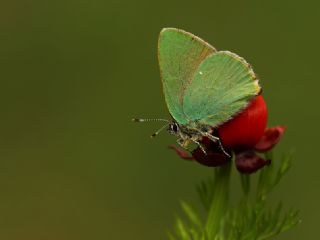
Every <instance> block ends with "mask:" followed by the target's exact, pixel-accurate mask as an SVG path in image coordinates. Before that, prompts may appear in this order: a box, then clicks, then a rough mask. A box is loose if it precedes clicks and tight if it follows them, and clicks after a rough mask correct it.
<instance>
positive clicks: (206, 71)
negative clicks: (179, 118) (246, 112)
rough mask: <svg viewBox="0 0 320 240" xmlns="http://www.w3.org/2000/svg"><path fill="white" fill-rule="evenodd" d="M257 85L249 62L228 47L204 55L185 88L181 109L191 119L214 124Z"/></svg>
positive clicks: (240, 105) (227, 116) (230, 113)
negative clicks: (228, 49)
mask: <svg viewBox="0 0 320 240" xmlns="http://www.w3.org/2000/svg"><path fill="white" fill-rule="evenodd" d="M260 91H261V87H260V86H259V84H258V80H257V77H256V75H255V74H254V72H253V70H252V68H251V67H250V65H249V64H248V63H247V62H246V61H245V60H244V59H243V58H241V57H239V56H237V55H236V54H234V53H231V52H228V51H219V52H217V53H215V54H212V55H210V56H208V57H207V58H206V59H205V60H204V61H203V62H202V63H201V64H200V65H199V66H198V68H197V69H196V71H195V74H194V78H193V80H192V81H191V83H190V85H189V86H188V88H187V90H186V91H185V95H184V99H183V111H184V113H185V115H186V117H187V118H188V119H189V120H190V121H191V122H193V121H198V122H199V123H201V124H206V125H210V126H218V125H220V124H222V123H224V122H226V121H227V120H229V119H231V118H232V117H233V116H234V115H235V114H236V113H238V112H239V111H240V110H241V109H243V108H245V107H246V106H247V105H248V103H249V102H250V100H251V99H252V98H253V97H254V96H256V95H258V94H259V92H260Z"/></svg>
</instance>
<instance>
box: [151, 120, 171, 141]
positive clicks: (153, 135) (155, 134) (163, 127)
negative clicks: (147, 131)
mask: <svg viewBox="0 0 320 240" xmlns="http://www.w3.org/2000/svg"><path fill="white" fill-rule="evenodd" d="M168 125H169V123H167V124H166V125H164V126H162V127H161V128H160V129H159V130H158V131H156V132H155V133H154V134H152V135H151V136H150V137H151V138H154V137H156V136H157V135H158V134H159V133H160V132H161V131H162V130H163V129H165V128H166V127H167V126H168Z"/></svg>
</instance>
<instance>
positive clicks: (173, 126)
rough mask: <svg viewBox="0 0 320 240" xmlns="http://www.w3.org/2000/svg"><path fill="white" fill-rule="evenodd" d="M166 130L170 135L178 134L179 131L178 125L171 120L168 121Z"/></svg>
mask: <svg viewBox="0 0 320 240" xmlns="http://www.w3.org/2000/svg"><path fill="white" fill-rule="evenodd" d="M167 131H168V132H169V133H170V134H172V135H178V134H179V132H180V126H179V124H178V123H177V122H175V121H172V122H170V123H169V127H168V129H167Z"/></svg>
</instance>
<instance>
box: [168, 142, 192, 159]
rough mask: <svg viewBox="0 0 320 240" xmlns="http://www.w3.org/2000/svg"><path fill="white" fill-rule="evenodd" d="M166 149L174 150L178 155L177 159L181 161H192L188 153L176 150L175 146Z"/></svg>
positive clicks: (179, 149)
mask: <svg viewBox="0 0 320 240" xmlns="http://www.w3.org/2000/svg"><path fill="white" fill-rule="evenodd" d="M168 147H169V148H170V149H172V150H174V151H175V152H176V153H177V154H178V155H179V157H181V158H182V159H185V160H193V159H194V157H193V156H192V155H190V154H189V152H186V151H184V150H182V149H181V148H178V147H177V146H175V145H170V146H168Z"/></svg>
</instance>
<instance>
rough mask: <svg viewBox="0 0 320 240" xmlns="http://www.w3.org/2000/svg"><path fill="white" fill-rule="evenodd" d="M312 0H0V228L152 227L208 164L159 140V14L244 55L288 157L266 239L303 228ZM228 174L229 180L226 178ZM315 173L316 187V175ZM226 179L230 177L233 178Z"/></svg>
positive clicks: (303, 233) (34, 232)
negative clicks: (278, 224) (278, 217)
mask: <svg viewBox="0 0 320 240" xmlns="http://www.w3.org/2000/svg"><path fill="white" fill-rule="evenodd" d="M319 7H320V4H319V2H318V1H315V0H314V1H308V0H306V1H303V2H301V1H279V0H270V1H223V0H211V1H172V0H171V1H168V0H162V1H147V0H144V1H141V0H138V1H119V0H117V1H116V0H104V1H103V0H90V1H89V0H77V1H75V0H74V1H73V0H70V1H57V0H56V1H53V0H52V1H44V0H30V1H23V0H21V1H18V0H10V1H1V3H0V30H1V32H0V61H1V62H0V77H1V78H0V98H1V100H0V107H1V118H0V119H1V120H0V123H1V124H0V239H8V240H11V239H34V240H36V239H108V240H109V239H110V240H120V239H121V240H122V239H139V240H142V239H146V240H149V239H153V240H160V239H166V233H165V231H166V229H170V228H171V226H172V223H173V220H174V215H175V213H177V212H179V199H187V200H190V201H196V196H195V195H196V194H195V191H194V186H195V184H196V183H198V182H199V180H200V179H205V178H207V177H208V176H209V175H210V174H211V169H209V168H206V167H202V166H200V165H198V164H196V163H186V162H184V161H182V160H180V159H179V158H178V157H176V156H175V155H174V153H173V152H170V151H168V150H167V148H166V146H167V145H168V144H171V143H173V142H174V141H175V139H174V138H173V137H171V136H168V135H167V134H162V135H161V136H159V137H158V138H157V139H156V140H150V138H149V135H150V134H151V133H152V132H153V131H154V130H156V129H157V128H158V127H160V125H159V124H157V123H154V124H152V123H150V124H145V125H143V126H142V125H139V124H134V123H132V122H130V119H131V118H132V117H164V118H167V117H168V112H167V110H166V106H165V103H164V98H163V95H162V91H161V82H160V77H159V70H158V65H157V64H158V63H157V56H156V54H157V37H158V33H159V31H160V30H161V28H163V27H179V28H182V29H185V30H187V31H190V32H192V33H194V34H196V35H198V36H200V37H202V38H204V39H206V40H207V41H208V42H209V43H211V44H213V45H214V46H215V47H216V48H218V49H222V50H230V51H234V52H236V53H238V54H239V55H241V56H243V57H245V58H246V59H247V61H248V62H250V63H251V64H252V65H253V66H254V69H255V71H256V72H257V73H258V75H259V76H260V79H261V83H262V85H263V87H264V95H265V98H266V101H267V103H268V106H269V112H270V117H269V125H270V126H272V125H276V124H284V125H287V126H288V131H287V133H286V134H285V137H284V139H283V141H282V142H281V143H280V144H279V146H278V147H277V150H276V152H277V154H278V155H281V154H282V153H286V152H289V151H291V150H292V149H295V155H294V156H295V159H294V166H293V168H292V170H291V171H290V173H289V175H288V176H287V177H286V178H285V179H284V181H283V182H282V183H281V186H280V187H279V188H278V189H277V191H276V192H274V195H273V197H274V198H275V199H276V200H279V199H281V200H283V202H284V203H286V205H287V206H288V207H290V206H295V207H296V208H298V209H300V210H301V218H302V220H303V221H302V223H301V224H300V225H299V226H298V227H297V228H296V229H294V230H293V231H291V232H289V233H286V234H284V235H283V236H282V237H281V238H280V239H291V240H294V239H317V236H318V234H317V231H318V230H319V229H318V220H319V218H320V212H319V207H318V206H319V202H320V188H319V186H318V184H319V174H318V172H319V167H320V162H319V160H318V159H317V158H318V153H317V152H316V151H317V149H318V148H319V147H318V142H319V127H318V123H319V120H320V119H319V118H320V114H319V110H318V108H319V101H318V94H319V90H318V87H320V83H319V76H318V71H319V66H318V64H319V36H320V34H319V21H320V14H319ZM236 181H237V180H236V179H235V182H236ZM317 186H318V187H317ZM234 191H235V192H237V191H239V190H238V187H234Z"/></svg>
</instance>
